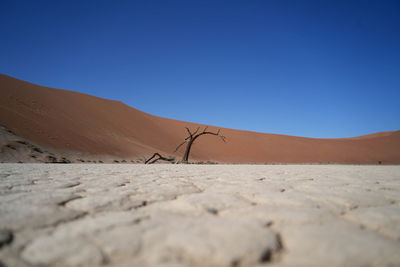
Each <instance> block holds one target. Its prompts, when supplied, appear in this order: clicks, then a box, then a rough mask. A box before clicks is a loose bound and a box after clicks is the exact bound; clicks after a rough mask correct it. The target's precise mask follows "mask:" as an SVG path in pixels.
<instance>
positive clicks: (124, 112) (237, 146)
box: [0, 74, 400, 164]
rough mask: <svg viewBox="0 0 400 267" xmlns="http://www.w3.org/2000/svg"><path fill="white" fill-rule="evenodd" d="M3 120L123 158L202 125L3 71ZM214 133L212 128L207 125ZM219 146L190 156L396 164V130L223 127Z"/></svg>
mask: <svg viewBox="0 0 400 267" xmlns="http://www.w3.org/2000/svg"><path fill="white" fill-rule="evenodd" d="M0 124H2V125H3V126H5V127H7V128H9V129H11V130H12V131H13V132H14V133H16V134H17V135H19V136H21V137H23V138H26V139H28V140H31V141H33V142H35V143H38V144H42V145H44V146H46V147H51V148H53V149H56V150H59V151H65V150H73V151H83V152H88V153H91V154H98V155H112V156H118V157H121V158H124V157H125V158H135V157H139V156H146V157H148V156H149V155H151V154H152V153H154V152H160V153H163V154H166V155H175V156H177V157H181V155H182V152H183V148H182V149H181V150H182V151H180V152H179V153H173V151H174V149H175V148H176V146H177V145H178V144H179V143H180V142H181V141H182V139H183V138H184V137H186V131H185V129H184V127H185V126H188V127H191V128H192V129H195V128H197V126H202V127H204V125H199V124H194V123H189V122H182V121H176V120H171V119H165V118H160V117H156V116H152V115H150V114H146V113H144V112H141V111H139V110H137V109H134V108H132V107H129V106H127V105H125V104H123V103H122V102H118V101H111V100H106V99H102V98H98V97H94V96H90V95H86V94H81V93H76V92H71V91H66V90H60V89H53V88H48V87H43V86H39V85H35V84H32V83H29V82H24V81H21V80H18V79H15V78H12V77H9V76H6V75H1V74H0ZM209 129H211V130H217V128H215V127H210V128H209ZM221 131H222V133H223V135H225V136H226V138H227V143H223V142H222V141H221V140H220V139H219V138H216V137H215V136H204V137H202V138H201V139H199V140H198V141H196V143H194V145H193V147H192V154H191V159H192V160H199V161H200V160H202V161H207V160H211V161H217V162H224V163H328V162H329V163H354V164H377V163H378V162H379V161H381V162H382V163H383V164H400V131H395V132H385V133H377V134H372V135H368V136H362V137H355V138H342V139H314V138H303V137H294V136H285V135H277V134H264V133H256V132H249V131H241V130H232V129H225V128H222V129H221Z"/></svg>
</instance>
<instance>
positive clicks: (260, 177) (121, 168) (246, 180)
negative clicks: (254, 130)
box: [0, 164, 400, 267]
mask: <svg viewBox="0 0 400 267" xmlns="http://www.w3.org/2000/svg"><path fill="white" fill-rule="evenodd" d="M0 214H1V216H0V229H1V231H0V262H1V263H0V266H22V267H23V266H121V267H122V266H400V253H399V251H400V167H399V166H351V165H347V166H343V165H329V166H328V165H326V166H322V165H321V166H317V165H274V166H271V165H269V166H262V165H257V166H255V165H208V166H207V165H143V164H141V165H135V164H125V165H123V164H61V165H54V164H0Z"/></svg>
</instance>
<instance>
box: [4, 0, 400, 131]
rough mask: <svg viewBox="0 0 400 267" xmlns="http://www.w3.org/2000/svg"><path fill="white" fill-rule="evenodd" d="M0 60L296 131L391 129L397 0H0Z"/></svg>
mask: <svg viewBox="0 0 400 267" xmlns="http://www.w3.org/2000/svg"><path fill="white" fill-rule="evenodd" d="M0 40H1V41H0V72H1V73H4V74H8V75H11V76H14V77H16V78H20V79H23V80H27V81H30V82H34V83H38V84H41V85H46V86H50V87H56V88H62V89H68V90H73V91H79V92H84V93H88V94H92V95H96V96H100V97H104V98H108V99H115V100H120V101H123V102H124V103H126V104H128V105H130V106H132V107H134V108H137V109H140V110H142V111H144V112H147V113H150V114H154V115H158V116H162V117H167V118H173V119H178V120H184V121H193V122H198V123H204V124H209V125H217V126H222V127H228V128H235V129H243V130H252V131H258V132H267V133H279V134H288V135H297V136H307V137H321V138H330V137H350V136H358V135H363V134H369V133H373V132H378V131H390V130H399V129H400V1H395V0H394V1H367V0H365V1H364V0H361V1H337V0H335V1H322V0H321V1H307V0H304V1H300V0H294V1H282V0H276V1H245V0H243V1H234V0H229V1H219V0H213V1H203V0H201V1H200V0H197V1H194V0H193V1H192V0H182V1H171V0H168V1H165V0H161V1H151V0H149V1H146V0H143V1H40V0H38V1H30V0H29V1H18V0H14V1H4V0H2V1H1V6H0Z"/></svg>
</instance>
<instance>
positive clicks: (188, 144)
mask: <svg viewBox="0 0 400 267" xmlns="http://www.w3.org/2000/svg"><path fill="white" fill-rule="evenodd" d="M207 128H208V127H205V128H204V130H203V131H202V132H200V133H199V130H200V127H198V128H197V130H196V131H195V132H194V133H192V132H191V131H190V129H189V128H188V127H185V129H186V131H187V132H188V134H189V136H188V137H186V138H185V140H184V141H183V142H182V143H181V144H180V145H179V146H178V147H177V148H176V149H175V152H176V151H178V150H179V148H180V147H181V146H182V145H184V144H186V150H185V154H184V155H183V158H182V163H188V161H189V154H190V149H191V148H192V145H193V143H194V141H196V139H197V138H199V137H200V136H203V135H206V134H211V135H216V136H218V137H219V138H221V140H222V141H224V142H226V137H225V136H223V135H220V133H219V132H220V131H221V129H218V131H217V132H216V133H214V132H209V131H207Z"/></svg>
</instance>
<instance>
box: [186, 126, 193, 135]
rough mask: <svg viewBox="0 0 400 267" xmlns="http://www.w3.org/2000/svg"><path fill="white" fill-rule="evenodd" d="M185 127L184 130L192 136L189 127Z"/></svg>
mask: <svg viewBox="0 0 400 267" xmlns="http://www.w3.org/2000/svg"><path fill="white" fill-rule="evenodd" d="M185 128H186V131H187V132H188V133H189V135H190V137H192V136H193V135H192V133H191V132H190V130H189V128H188V127H185Z"/></svg>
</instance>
